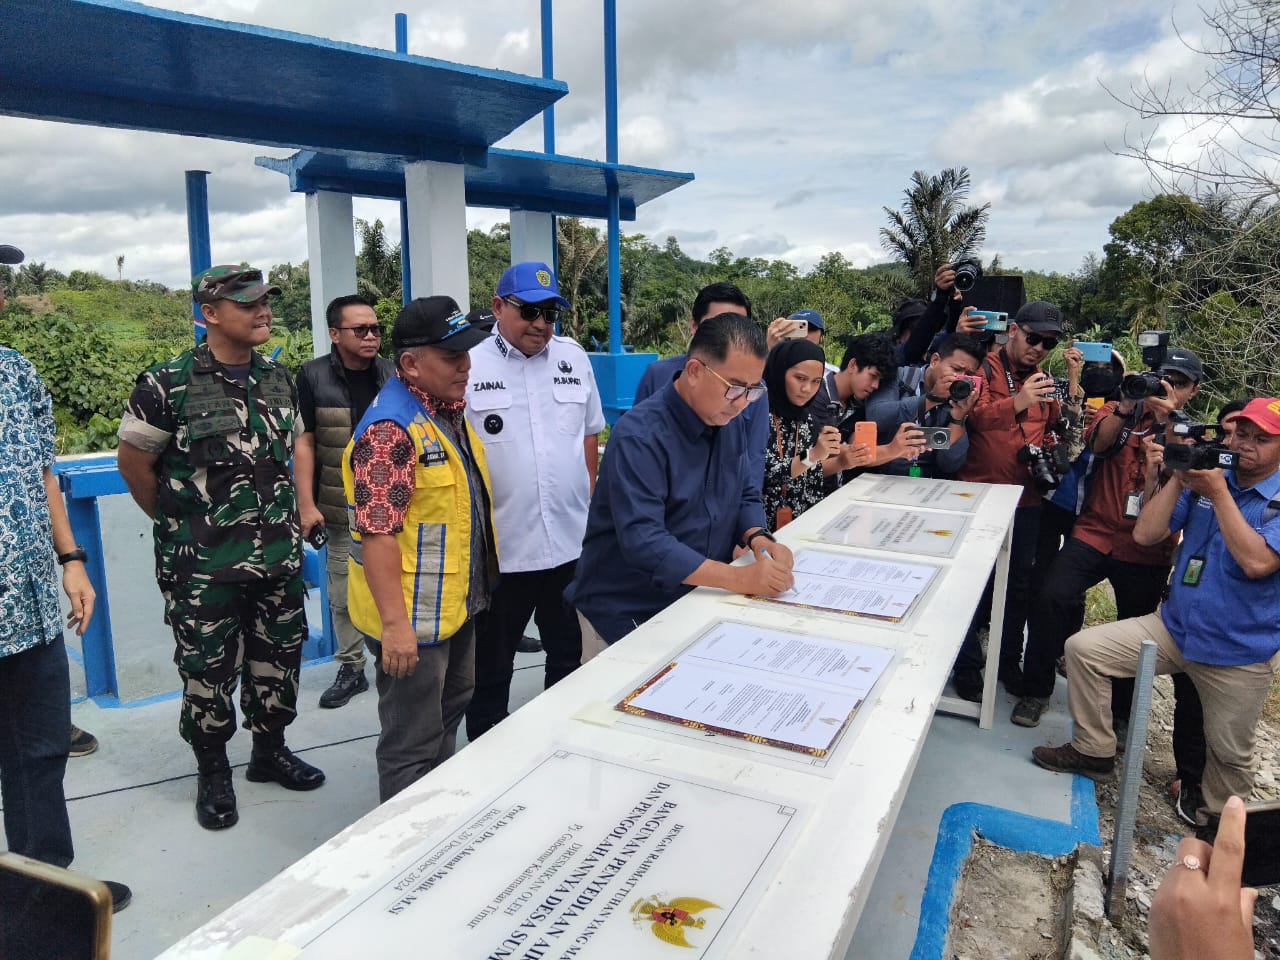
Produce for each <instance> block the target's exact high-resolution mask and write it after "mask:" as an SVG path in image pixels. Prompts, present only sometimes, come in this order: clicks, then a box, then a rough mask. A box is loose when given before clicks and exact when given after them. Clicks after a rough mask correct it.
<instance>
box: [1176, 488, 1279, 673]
mask: <svg viewBox="0 0 1280 960" xmlns="http://www.w3.org/2000/svg"><path fill="white" fill-rule="evenodd" d="M1227 486H1228V488H1229V489H1230V490H1231V497H1232V499H1233V500H1235V502H1236V506H1237V507H1239V508H1240V512H1241V513H1242V514H1243V515H1244V518H1245V519H1246V520H1247V521H1249V525H1250V526H1251V527H1253V529H1254V530H1256V531H1258V533H1259V534H1261V535H1262V538H1263V539H1264V540H1266V542H1267V546H1268V547H1270V548H1271V549H1272V550H1274V551H1275V552H1277V553H1280V515H1277V516H1276V517H1273V518H1271V519H1270V520H1269V521H1268V522H1267V523H1265V524H1264V523H1263V522H1262V518H1263V514H1264V513H1266V510H1267V503H1268V502H1269V501H1271V500H1273V499H1275V498H1276V497H1277V496H1280V472H1277V473H1273V474H1272V475H1271V476H1269V477H1267V479H1265V480H1263V481H1262V482H1261V483H1259V484H1257V485H1256V486H1253V487H1250V488H1249V489H1247V490H1242V489H1240V487H1238V486H1237V485H1236V477H1235V473H1233V472H1228V473H1227ZM1169 529H1170V530H1171V531H1173V532H1174V533H1176V532H1178V531H1179V530H1181V531H1182V543H1181V545H1180V546H1179V547H1178V555H1177V559H1176V560H1175V561H1174V566H1173V577H1172V578H1171V579H1170V581H1169V585H1170V588H1169V599H1168V600H1166V601H1165V603H1164V605H1163V606H1162V607H1161V608H1160V619H1161V620H1163V621H1164V625H1165V628H1166V629H1167V630H1168V631H1169V634H1170V636H1172V637H1173V639H1174V642H1175V643H1177V644H1178V649H1179V650H1181V651H1182V655H1183V656H1184V657H1186V658H1187V659H1188V660H1190V661H1192V662H1193V663H1207V664H1210V665H1212V666H1218V667H1239V666H1244V665H1245V664H1250V663H1263V662H1264V661H1267V660H1270V659H1271V658H1272V657H1273V656H1275V654H1276V651H1277V650H1280V631H1277V629H1276V624H1277V623H1278V622H1280V572H1276V573H1273V574H1271V575H1270V576H1266V577H1257V578H1250V577H1248V576H1246V575H1245V572H1244V571H1243V570H1242V569H1240V564H1238V563H1236V561H1235V557H1233V556H1231V551H1230V550H1228V549H1227V541H1226V540H1224V539H1223V537H1222V531H1221V529H1219V527H1218V514H1217V511H1216V510H1214V509H1213V504H1212V503H1210V502H1209V501H1208V500H1206V499H1205V498H1204V497H1200V496H1197V495H1196V494H1194V493H1192V492H1191V491H1190V490H1183V491H1182V496H1181V498H1180V499H1179V500H1178V505H1177V506H1176V507H1174V508H1173V516H1172V517H1171V518H1170V520H1169ZM1192 558H1198V559H1200V560H1201V561H1202V562H1203V564H1204V567H1203V570H1202V571H1201V574H1200V582H1199V584H1198V585H1196V586H1188V585H1187V584H1185V583H1183V582H1182V581H1183V578H1184V577H1185V576H1186V571H1187V564H1188V563H1190V561H1191V560H1192Z"/></svg>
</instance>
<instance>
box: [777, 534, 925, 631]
mask: <svg viewBox="0 0 1280 960" xmlns="http://www.w3.org/2000/svg"><path fill="white" fill-rule="evenodd" d="M795 558H796V562H795V567H794V568H793V569H792V573H793V574H794V576H795V586H793V587H792V588H791V589H790V590H788V591H787V592H786V593H782V594H779V595H778V596H776V597H760V598H758V599H760V600H764V601H766V602H768V603H785V604H790V605H792V606H797V607H807V608H809V609H812V610H830V611H832V612H835V613H842V614H846V615H848V616H855V617H870V618H872V619H875V620H887V621H889V622H891V623H897V622H899V621H901V620H903V619H904V618H905V617H906V616H907V614H908V613H910V612H911V610H912V609H913V608H914V607H915V605H916V603H917V601H919V599H920V598H921V597H923V596H924V594H925V591H927V590H928V589H929V585H930V584H931V583H932V582H933V581H934V579H935V577H936V576H937V574H938V568H937V567H934V566H929V565H928V564H923V563H899V562H895V561H891V560H879V559H875V558H872V557H858V556H850V555H847V554H841V553H832V552H830V551H827V550H801V551H799V552H797V553H796V555H795Z"/></svg>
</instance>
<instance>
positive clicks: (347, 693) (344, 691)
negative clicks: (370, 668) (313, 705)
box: [320, 663, 369, 709]
mask: <svg viewBox="0 0 1280 960" xmlns="http://www.w3.org/2000/svg"><path fill="white" fill-rule="evenodd" d="M368 689H369V681H368V680H367V679H366V678H365V675H364V669H363V668H361V667H357V666H354V665H353V664H350V663H344V664H342V665H341V666H340V667H338V675H337V676H336V677H334V678H333V683H331V684H329V689H328V690H326V691H325V692H324V693H322V694H320V706H322V707H326V708H330V709H332V708H333V707H341V706H343V705H344V704H345V703H346V702H347V701H348V700H350V699H351V698H352V697H354V696H355V695H356V694H357V693H364V692H365V691H366V690H368Z"/></svg>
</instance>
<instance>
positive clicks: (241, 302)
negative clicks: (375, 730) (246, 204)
mask: <svg viewBox="0 0 1280 960" xmlns="http://www.w3.org/2000/svg"><path fill="white" fill-rule="evenodd" d="M279 293H280V288H279V287H276V286H274V285H273V284H271V283H269V282H268V281H266V280H265V279H264V278H263V276H262V271H261V270H255V269H253V268H251V267H244V266H240V265H236V264H221V265H219V266H215V267H210V268H209V269H207V270H204V271H202V272H201V273H199V274H197V275H196V276H195V277H193V278H192V280H191V294H192V299H194V300H195V302H196V303H197V304H198V305H199V307H200V313H201V316H203V318H204V321H205V324H206V327H207V329H208V339H206V340H205V341H204V342H203V343H200V344H197V345H196V346H195V347H194V348H192V349H190V350H186V351H184V352H183V353H181V354H179V355H178V356H176V357H174V358H172V359H170V360H165V361H162V362H161V363H158V364H156V365H154V366H152V367H150V368H149V369H147V370H144V371H143V372H142V374H141V375H140V376H139V377H138V383H137V386H136V387H134V390H133V394H132V395H131V396H130V397H129V403H128V405H127V407H126V408H125V412H124V417H123V418H122V419H121V421H120V430H119V435H120V447H119V452H118V454H117V462H118V464H119V467H120V475H121V476H122V477H123V478H124V481H125V484H126V485H127V486H128V487H129V493H130V494H132V495H133V499H134V500H135V501H137V503H138V506H140V507H141V508H142V510H143V512H144V513H146V515H147V516H148V517H150V518H151V519H152V521H153V523H152V528H151V529H152V535H153V540H154V541H155V554H156V578H157V581H158V583H159V586H160V591H161V593H162V594H163V596H164V611H165V612H164V618H165V623H167V624H169V626H170V627H171V628H172V629H173V636H174V641H175V644H176V651H175V654H174V663H175V664H176V665H177V667H178V675H179V676H180V677H181V678H182V710H181V714H180V720H179V724H178V731H179V733H180V734H181V736H182V738H183V739H184V740H186V741H187V743H189V744H191V747H192V750H193V752H194V753H195V756H196V769H197V771H198V773H199V777H198V779H197V785H196V820H197V821H198V822H199V824H200V826H202V827H204V828H205V829H206V830H221V829H224V828H227V827H231V826H234V825H235V824H236V823H237V821H238V820H239V812H238V810H237V808H236V795H235V790H234V787H233V785H232V781H231V765H230V762H229V760H228V758H227V742H228V741H229V740H230V739H231V737H232V735H233V734H234V733H235V729H236V708H235V691H236V686H237V684H238V683H239V682H241V681H242V682H243V683H244V691H243V693H242V695H241V697H240V705H241V710H242V712H243V713H244V725H245V727H246V728H247V729H248V730H250V731H251V732H252V734H253V752H252V754H251V755H250V759H249V766H248V768H247V769H246V770H245V776H246V777H247V778H248V779H249V780H252V781H255V782H260V783H261V782H266V781H274V782H276V783H278V784H280V785H281V786H283V787H285V788H286V789H289V790H314V789H316V788H317V787H319V786H320V785H321V784H323V783H324V774H323V773H322V772H321V771H320V770H317V769H316V768H315V767H313V766H312V765H311V764H309V763H307V762H306V761H305V760H303V759H302V758H300V757H297V756H295V755H294V754H293V752H292V751H291V750H290V749H289V748H288V747H286V746H285V743H284V732H285V728H286V727H288V726H289V724H290V723H292V722H293V720H294V718H295V717H296V716H297V715H298V710H297V704H298V673H299V669H300V667H301V664H302V642H303V640H304V639H305V638H306V635H307V621H306V614H305V612H304V610H303V598H304V596H305V587H304V585H303V582H302V529H301V526H300V523H299V517H298V505H297V496H296V490H295V488H294V484H293V474H292V472H291V471H290V469H289V461H290V459H291V458H292V456H293V445H294V441H295V440H296V439H297V437H298V435H299V434H300V433H301V432H302V418H301V417H300V416H299V415H298V391H297V388H296V387H295V386H294V384H293V379H292V378H291V377H290V376H289V372H288V371H287V370H286V369H285V367H284V365H283V364H281V363H277V362H276V361H275V360H271V359H268V358H267V357H264V356H263V355H262V354H260V353H259V352H258V351H257V350H256V349H255V348H256V347H260V346H262V345H263V344H265V343H266V342H267V341H268V340H269V339H270V338H271V323H272V313H271V303H270V297H271V296H273V295H277V296H278V295H279Z"/></svg>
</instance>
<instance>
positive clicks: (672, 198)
mask: <svg viewBox="0 0 1280 960" xmlns="http://www.w3.org/2000/svg"><path fill="white" fill-rule="evenodd" d="M158 5H159V6H164V7H168V8H171V9H175V10H181V11H184V12H188V13H195V14H200V15H203V16H212V17H219V18H221V19H229V20H236V21H240V22H243V23H251V24H258V25H263V26H269V27H274V28H280V29H286V30H292V31H297V32H300V33H305V34H313V35H318V36H323V37H330V38H334V39H338V40H343V41H347V42H352V43H360V44H365V45H369V46H379V47H392V46H394V29H393V16H394V13H395V11H396V10H397V9H403V8H405V7H412V8H416V12H413V13H411V14H410V27H409V42H410V51H411V52H412V53H415V54H420V55H424V56H432V57H438V58H440V59H445V60H451V61H456V62H459V63H469V64H477V65H480V66H486V67H497V68H502V69H507V70H514V71H517V72H521V73H528V74H537V73H539V72H540V70H541V66H540V64H541V60H540V52H539V34H538V11H539V4H538V0H467V2H465V3H464V2H459V0H450V2H444V0H418V2H416V3H414V4H405V3H403V2H398V0H360V2H358V3H357V2H355V0H309V2H308V3H305V4H302V3H297V2H291V0H217V2H213V0H168V2H164V3H161V4H158ZM618 6H619V14H618V15H619V30H620V44H619V72H620V85H621V94H620V127H621V160H622V161H623V162H626V163H634V164H639V165H646V166H654V167H661V168H666V169H672V170H687V171H692V172H694V173H695V174H696V175H697V179H696V181H695V182H694V183H693V184H691V185H689V186H686V187H682V188H681V189H679V190H677V191H675V192H674V193H672V194H669V195H668V196H666V197H664V198H661V199H659V200H657V201H654V202H653V203H651V204H649V205H647V206H645V207H643V208H642V209H641V213H640V216H639V218H638V220H637V221H636V222H635V223H634V224H624V229H625V230H627V231H631V230H639V231H641V232H643V233H645V234H648V235H649V236H650V237H651V238H653V239H655V240H657V241H659V242H661V241H662V240H663V239H664V238H665V237H667V236H669V235H674V236H676V237H677V238H678V239H679V240H680V243H681V245H682V246H683V247H684V248H685V249H686V250H687V251H688V252H690V253H692V254H695V255H698V256H704V255H705V254H707V253H708V252H709V251H711V250H712V249H714V248H716V247H719V246H727V247H728V248H729V249H731V250H732V251H733V252H734V253H735V254H738V255H751V256H762V257H769V258H777V257H783V258H786V259H788V260H791V261H793V262H794V263H796V264H797V265H798V266H800V267H802V268H805V267H808V266H811V265H812V264H813V263H814V262H815V261H816V260H817V258H818V257H820V256H821V255H822V254H824V253H826V252H828V251H831V250H839V251H841V252H842V253H844V254H845V255H846V256H847V257H848V258H849V259H850V260H851V261H853V262H854V263H855V264H858V265H866V264H870V263H874V262H877V261H882V260H884V259H886V255H885V253H884V251H883V249H882V248H881V246H880V243H879V232H878V231H879V228H880V227H881V226H882V225H884V223H885V215H884V212H883V209H882V208H883V207H884V206H886V205H888V206H897V205H898V203H899V202H900V201H901V197H902V191H903V189H904V187H905V186H906V184H907V180H908V178H909V176H910V174H911V172H912V171H913V170H917V169H921V170H925V171H928V172H931V173H936V172H937V171H939V170H941V169H942V168H943V167H947V166H956V165H965V166H967V167H968V168H969V170H970V172H971V176H972V179H973V182H974V194H973V199H974V200H975V201H979V202H983V201H990V203H991V205H992V210H991V220H990V226H989V231H988V241H987V245H986V248H985V250H984V251H983V252H984V255H985V256H987V257H989V256H991V255H992V254H995V253H999V254H1000V255H1001V256H1002V257H1003V259H1004V262H1005V264H1006V265H1011V266H1013V265H1016V266H1021V267H1025V268H1034V269H1040V270H1060V271H1072V270H1074V269H1076V268H1077V267H1078V266H1079V264H1080V261H1081V259H1082V258H1083V257H1084V256H1085V255H1086V254H1088V253H1090V252H1100V251H1101V249H1102V246H1103V244H1104V243H1105V242H1106V240H1107V226H1108V225H1109V224H1110V222H1111V221H1112V220H1113V219H1114V218H1115V217H1116V216H1117V215H1118V214H1120V213H1122V212H1123V211H1124V210H1126V209H1127V208H1128V207H1129V206H1130V205H1132V204H1133V203H1135V202H1136V201H1138V200H1141V199H1144V198H1145V197H1147V196H1149V195H1150V193H1151V192H1152V187H1151V184H1150V180H1149V177H1148V174H1147V172H1146V170H1145V169H1144V168H1143V167H1142V165H1141V164H1140V163H1138V162H1137V161H1135V160H1132V159H1128V158H1126V157H1123V156H1117V155H1116V152H1115V151H1117V150H1120V149H1122V148H1123V146H1124V144H1125V142H1126V138H1128V139H1130V140H1133V139H1135V138H1137V137H1139V136H1141V135H1142V134H1143V133H1145V132H1146V131H1147V129H1148V126H1149V124H1144V122H1143V121H1141V120H1139V118H1138V117H1137V115H1136V114H1135V113H1133V111H1131V110H1129V109H1127V108H1126V107H1125V106H1123V105H1122V104H1120V103H1118V102H1117V101H1116V99H1115V98H1114V97H1113V96H1112V94H1111V93H1110V92H1108V91H1109V90H1110V91H1113V92H1116V93H1118V94H1121V95H1123V94H1127V92H1128V90H1129V88H1130V86H1131V85H1132V84H1135V83H1140V82H1141V81H1142V80H1143V78H1144V77H1146V78H1149V79H1151V80H1153V81H1156V82H1159V83H1163V82H1164V81H1165V80H1172V81H1173V82H1174V84H1175V87H1176V86H1177V85H1179V84H1184V83H1186V82H1188V81H1190V80H1194V78H1195V76H1196V75H1197V73H1198V72H1199V71H1201V70H1202V63H1201V62H1200V61H1199V60H1198V59H1197V58H1196V57H1195V55H1194V54H1192V53H1191V52H1190V51H1188V49H1187V47H1186V45H1185V44H1184V43H1183V41H1182V40H1180V39H1179V38H1178V37H1177V36H1176V34H1175V31H1174V24H1175V22H1176V24H1177V26H1178V27H1179V28H1181V29H1182V30H1183V32H1184V33H1186V34H1190V35H1191V36H1193V37H1194V35H1195V34H1196V33H1197V32H1198V31H1199V30H1200V29H1202V24H1201V22H1200V16H1199V14H1198V13H1197V11H1196V9H1195V6H1194V4H1193V3H1190V2H1183V0H1124V2H1116V0H1048V2H1045V0H986V2H981V3H979V2H970V0H900V2H896V3H894V2H890V0H805V2H798V3H783V2H781V0H692V2H690V0H644V2H642V3H641V2H631V3H628V2H622V3H619V5H618ZM601 7H602V4H601V3H600V2H599V0H556V4H555V8H556V9H555V24H556V76H557V78H558V79H561V80H564V81H566V82H567V83H568V84H569V89H570V93H569V95H568V97H566V98H565V99H563V100H562V101H560V103H559V104H558V105H557V107H556V120H557V147H558V150H559V152H561V153H566V154H573V155H578V156H586V157H592V158H602V157H603V155H604V108H603V93H602V72H603V69H602V56H603V53H602V26H601V24H602V13H601ZM541 136H542V134H541V123H540V121H538V120H535V121H533V122H532V123H530V124H527V125H526V126H525V127H523V128H521V129H520V130H517V131H516V132H515V133H514V134H513V135H512V136H511V137H509V138H508V139H507V140H506V141H504V142H503V143H502V144H500V145H501V146H506V147H514V148H524V149H541ZM0 145H2V147H0V185H2V186H0V242H7V243H16V244H18V245H20V246H22V247H24V248H25V249H26V250H27V252H28V257H29V258H30V259H34V260H43V261H46V262H48V263H50V264H51V265H55V266H57V267H59V268H61V269H64V270H65V269H71V268H82V269H92V270H98V271H100V272H102V273H105V274H108V275H114V273H115V269H116V262H115V258H116V256H117V255H123V256H124V257H125V266H124V272H125V275H126V276H129V277H133V278H135V279H144V278H145V279H152V280H158V281H161V282H164V283H167V284H170V285H174V286H177V285H180V284H182V283H183V282H184V280H185V278H186V277H187V276H188V275H189V270H188V267H187V247H186V227H185V214H184V210H185V207H184V199H183V192H182V191H183V170H185V169H188V168H203V169H208V170H210V171H212V173H213V175H212V177H211V178H210V203H211V206H212V208H213V219H212V232H213V249H214V259H215V262H216V261H217V260H220V259H221V260H241V259H244V260H249V261H252V262H255V263H260V264H263V265H267V266H269V265H270V264H273V263H279V262H283V261H286V260H287V261H292V262H299V261H301V260H303V259H305V257H306V229H305V222H304V214H303V206H302V201H301V198H300V197H298V196H296V195H291V194H290V193H289V192H288V191H287V187H286V181H285V179H284V178H283V177H282V176H280V175H279V174H274V173H270V172H268V171H265V170H261V169H260V168H257V167H255V166H254V165H253V157H254V156H256V155H259V154H262V153H273V154H274V155H277V156H279V155H283V154H284V151H279V150H276V151H269V150H265V149H263V148H255V147H252V146H247V145H243V144H230V143H223V142H217V141H209V140H201V139H187V138H180V137H173V136H165V135H158V134H143V133H134V132H126V131H109V130H103V129H97V128H91V127H80V126H72V125H64V124H53V123H43V122H37V121H31V120H19V119H15V118H12V117H4V116H0ZM356 213H357V215H358V216H364V217H368V218H373V217H382V218H383V219H384V220H386V221H388V222H395V221H396V219H397V217H398V214H397V212H396V208H395V206H394V205H391V204H385V203H377V202H373V201H359V200H358V201H357V203H356ZM505 218H506V217H505V214H503V213H502V212H499V211H487V210H472V211H471V212H470V220H471V222H472V225H473V226H480V227H484V228H487V227H488V226H489V225H491V224H492V223H494V222H496V221H498V220H503V219H505Z"/></svg>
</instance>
